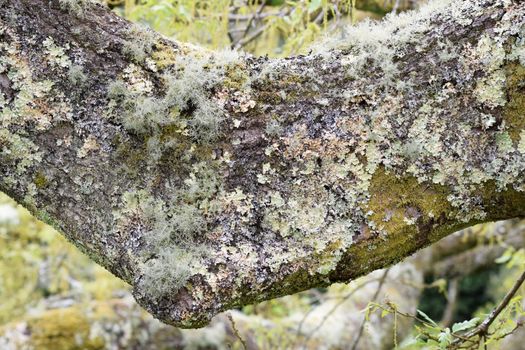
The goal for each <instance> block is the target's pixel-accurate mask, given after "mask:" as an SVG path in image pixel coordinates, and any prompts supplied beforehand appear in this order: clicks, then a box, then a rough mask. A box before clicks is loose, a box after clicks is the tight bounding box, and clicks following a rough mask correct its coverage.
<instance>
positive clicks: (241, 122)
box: [0, 0, 525, 327]
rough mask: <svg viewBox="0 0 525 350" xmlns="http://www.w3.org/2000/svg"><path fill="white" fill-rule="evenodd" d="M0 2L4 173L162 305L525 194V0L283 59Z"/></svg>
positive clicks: (354, 271) (343, 273)
mask: <svg viewBox="0 0 525 350" xmlns="http://www.w3.org/2000/svg"><path fill="white" fill-rule="evenodd" d="M71 4H74V6H73V5H71ZM0 5H1V6H0V35H1V42H0V90H1V92H2V94H1V95H0V108H1V110H0V124H1V129H0V147H1V148H0V164H1V167H0V190H2V191H4V192H6V193H8V194H9V195H11V196H12V197H13V198H15V199H16V200H17V201H18V202H19V203H21V204H23V205H24V206H26V207H28V208H29V209H30V210H32V211H33V212H34V213H35V214H36V215H37V216H38V217H39V218H41V219H43V220H45V221H47V222H49V223H51V224H52V225H53V226H55V227H56V228H58V229H60V230H61V231H62V232H63V233H64V234H65V235H66V236H67V237H68V238H69V239H70V240H71V241H72V242H74V243H75V244H76V245H77V246H78V247H79V248H81V249H82V250H83V251H85V252H86V253H87V254H89V255H90V256H91V257H92V258H93V259H94V260H95V261H97V262H99V263H100V264H102V265H103V266H105V267H106V268H108V269H109V270H110V271H111V272H113V273H114V274H115V275H117V276H119V277H121V278H122V279H124V280H126V281H127V282H129V283H130V284H132V285H133V287H134V295H135V297H136V299H137V300H138V302H139V303H140V304H141V305H142V306H144V307H145V308H146V309H147V310H148V311H150V312H151V313H152V314H153V315H155V316H156V317H158V318H159V319H161V320H162V321H164V322H166V323H170V324H173V325H177V326H180V327H197V326H202V325H204V324H206V323H207V322H209V320H210V319H211V317H212V316H213V315H214V314H216V313H217V312H219V311H221V310H225V309H228V308H232V307H236V306H240V305H244V304H248V303H253V302H257V301H260V300H265V299H269V298H274V297H277V296H281V295H285V294H290V293H294V292H298V291H301V290H304V289H307V288H311V287H315V286H326V285H329V284H331V283H334V282H339V281H347V280H349V279H353V278H355V277H357V276H360V275H363V274H366V273H368V272H370V271H372V270H374V269H377V268H380V267H384V266H388V265H390V264H392V263H395V262H397V261H399V260H401V259H402V258H403V257H406V256H408V255H410V254H411V253H413V252H415V251H416V250H417V249H419V248H421V247H424V246H426V245H429V244H430V243H432V242H434V241H436V240H438V239H440V238H441V237H444V236H446V235H447V234H449V233H452V232H454V231H456V230H458V229H460V228H462V227H466V226H470V225H473V224H475V223H478V222H482V221H491V220H497V219H506V218H512V217H517V216H523V214H524V212H525V205H524V203H525V192H524V189H525V187H524V180H525V176H524V174H523V171H524V169H525V155H524V154H525V131H524V129H525V119H524V118H523V113H524V110H525V96H524V95H523V92H524V89H525V49H524V43H525V27H524V23H525V4H523V3H522V2H521V1H517V0H514V1H510V0H509V1H506V0H501V1H499V0H490V1H489V0H481V1H455V2H453V3H451V2H447V1H445V2H443V1H439V2H434V4H433V5H429V6H428V7H426V8H424V9H423V10H421V11H420V12H418V13H409V14H403V15H401V16H399V17H391V18H389V19H387V20H386V21H384V22H382V23H380V24H377V25H376V24H368V23H367V24H364V25H362V26H360V27H357V28H352V29H349V30H348V31H346V33H344V35H343V34H341V35H340V36H338V37H339V39H337V40H330V41H325V42H324V43H322V44H320V45H319V47H318V48H317V49H316V50H314V51H313V52H312V53H311V54H310V55H308V56H298V57H291V58H288V59H280V60H272V59H268V58H264V57H261V58H254V57H250V56H247V55H243V54H240V53H236V52H216V53H213V52H207V51H205V50H202V49H199V48H196V47H191V46H187V45H182V44H179V43H173V42H170V41H168V40H166V39H164V38H161V37H159V36H158V35H156V34H154V33H151V32H149V31H147V30H144V29H142V28H138V27H134V26H132V25H131V24H129V23H128V22H126V21H124V20H123V19H120V18H118V17H117V16H116V15H114V14H112V13H110V12H109V11H108V10H107V9H105V8H103V7H102V6H100V5H95V4H91V3H90V2H88V1H87V0H83V1H80V2H71V1H65V0H61V1H58V0H0Z"/></svg>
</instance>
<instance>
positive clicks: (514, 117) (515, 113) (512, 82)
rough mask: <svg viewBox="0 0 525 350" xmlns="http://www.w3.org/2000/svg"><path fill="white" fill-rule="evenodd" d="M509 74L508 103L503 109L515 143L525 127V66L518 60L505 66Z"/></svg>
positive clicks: (507, 74)
mask: <svg viewBox="0 0 525 350" xmlns="http://www.w3.org/2000/svg"><path fill="white" fill-rule="evenodd" d="M505 72H506V76H507V96H508V103H507V105H506V106H505V109H504V111H503V120H505V124H506V125H507V126H508V128H509V130H508V131H509V134H510V137H511V139H512V141H514V142H515V143H516V142H518V141H519V139H520V133H521V131H522V130H524V129H525V67H524V66H522V65H521V64H519V63H518V62H513V63H509V64H507V65H506V66H505Z"/></svg>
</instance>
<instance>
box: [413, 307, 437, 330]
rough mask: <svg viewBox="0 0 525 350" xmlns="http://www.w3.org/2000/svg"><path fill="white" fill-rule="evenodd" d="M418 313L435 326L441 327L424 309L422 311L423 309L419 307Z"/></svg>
mask: <svg viewBox="0 0 525 350" xmlns="http://www.w3.org/2000/svg"><path fill="white" fill-rule="evenodd" d="M417 313H418V314H419V315H420V316H421V317H423V318H424V319H425V321H427V322H428V323H430V324H431V325H433V326H434V327H439V326H438V325H437V323H436V322H434V320H432V319H431V318H430V317H428V315H427V314H426V313H424V312H423V311H421V310H419V309H418V310H417Z"/></svg>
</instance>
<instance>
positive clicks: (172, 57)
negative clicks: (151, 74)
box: [151, 43, 177, 70]
mask: <svg viewBox="0 0 525 350" xmlns="http://www.w3.org/2000/svg"><path fill="white" fill-rule="evenodd" d="M151 58H152V59H153V61H155V63H156V65H157V67H158V68H159V69H161V70H164V69H166V68H169V67H172V66H174V65H175V63H176V62H177V55H176V51H175V49H173V48H172V47H170V46H168V45H166V44H162V43H160V44H157V45H155V50H154V51H153V52H152V53H151Z"/></svg>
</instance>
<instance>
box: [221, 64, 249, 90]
mask: <svg viewBox="0 0 525 350" xmlns="http://www.w3.org/2000/svg"><path fill="white" fill-rule="evenodd" d="M249 78H250V77H249V75H248V72H247V70H246V66H245V65H244V64H241V63H235V64H231V65H228V66H226V68H225V73H224V79H223V81H222V85H223V86H225V87H227V88H229V89H232V90H241V89H242V88H243V87H244V86H245V84H246V83H247V82H248V81H249Z"/></svg>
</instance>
